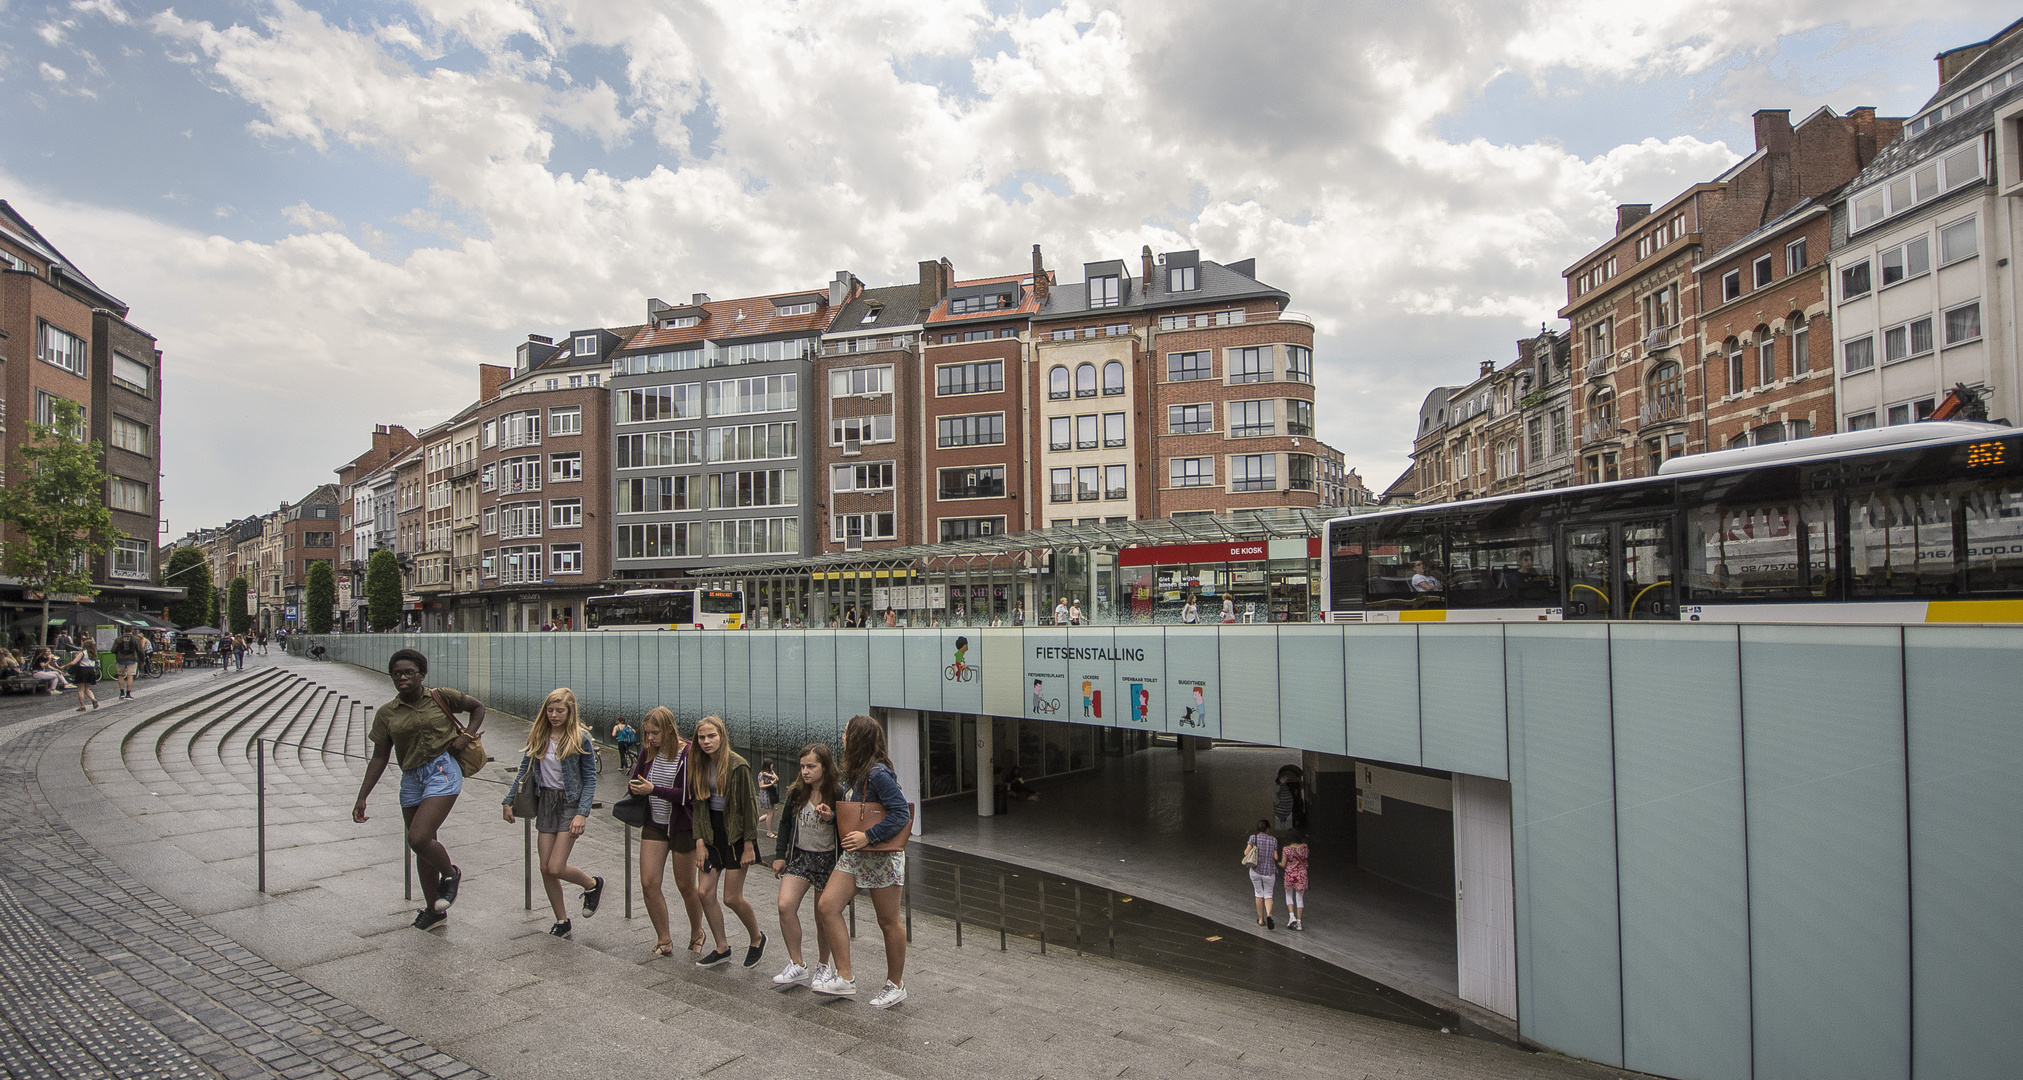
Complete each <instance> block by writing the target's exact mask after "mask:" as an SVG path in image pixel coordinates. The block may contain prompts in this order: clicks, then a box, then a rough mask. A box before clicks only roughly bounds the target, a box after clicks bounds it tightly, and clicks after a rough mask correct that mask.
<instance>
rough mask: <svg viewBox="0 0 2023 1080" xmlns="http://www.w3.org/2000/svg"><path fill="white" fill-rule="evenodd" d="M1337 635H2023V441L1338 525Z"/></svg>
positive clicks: (1332, 601) (1778, 447) (1876, 451)
mask: <svg viewBox="0 0 2023 1080" xmlns="http://www.w3.org/2000/svg"><path fill="white" fill-rule="evenodd" d="M1322 612H1323V614H1322V618H1323V619H1325V620H1326V621H1329V622H1382V623H1400V622H1499V621H1526V622H1529V621H1557V620H1562V619H1664V620H1681V621H1690V622H1861V623H1892V624H1903V623H1920V622H1976V623H1981V622H1986V623H2015V622H2023V433H2019V432H2018V431H2017V430H2016V429H2014V428H2011V427H2008V426H2006V425H1997V424H1985V423H1973V422H1966V421H1925V422H1922V423H1917V424H1908V425H1899V426H1896V427H1885V428H1872V429H1869V430H1865V431H1851V432H1843V433H1840V434H1835V435H1821V436H1817V437H1814V438H1809V439H1802V440H1795V441H1792V442H1785V443H1775V444H1770V445H1766V446H1753V447H1746V448H1738V449H1733V450H1719V451H1713V452H1710V453H1705V454H1693V455H1688V456H1684V457H1677V458H1673V459H1672V460H1670V461H1667V462H1665V463H1664V464H1663V466H1661V467H1660V468H1659V470H1658V474H1657V475H1656V476H1652V477H1646V478H1642V479H1636V480H1621V481H1613V482H1609V483H1601V484H1584V485H1580V486H1577V487H1564V488H1554V489H1551V490H1547V491H1531V492H1513V493H1511V494H1508V495H1500V496H1493V497H1488V498H1479V499H1470V500H1466V501H1462V502H1453V503H1436V504H1432V505H1427V506H1419V507H1410V508H1405V509H1399V510H1390V511H1383V512H1379V513H1371V514H1357V515H1354V516H1351V517H1344V518H1336V519H1334V520H1332V521H1330V522H1328V524H1327V533H1326V537H1325V544H1324V552H1323V563H1322Z"/></svg>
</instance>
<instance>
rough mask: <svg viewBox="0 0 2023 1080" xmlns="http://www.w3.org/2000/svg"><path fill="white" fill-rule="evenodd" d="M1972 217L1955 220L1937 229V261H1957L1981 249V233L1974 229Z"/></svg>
mask: <svg viewBox="0 0 2023 1080" xmlns="http://www.w3.org/2000/svg"><path fill="white" fill-rule="evenodd" d="M1974 224H1975V222H1974V219H1973V218H1968V219H1967V220H1965V221H1960V222H1955V223H1953V224H1951V225H1948V226H1946V227H1945V228H1943V229H1940V230H1939V263H1940V264H1941V265H1944V264H1946V263H1954V262H1959V261H1960V260H1961V259H1964V258H1967V257H1968V256H1970V255H1974V254H1978V253H1979V252H1980V250H1981V234H1980V233H1979V232H1977V231H1975V229H1974Z"/></svg>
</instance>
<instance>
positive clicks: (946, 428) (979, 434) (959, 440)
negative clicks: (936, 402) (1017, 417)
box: [935, 413, 1004, 446]
mask: <svg viewBox="0 0 2023 1080" xmlns="http://www.w3.org/2000/svg"><path fill="white" fill-rule="evenodd" d="M935 429H936V443H937V445H940V446H1000V445H1003V443H1004V414H1003V413H988V414H985V415H983V416H944V417H941V418H940V419H938V420H936V421H935Z"/></svg>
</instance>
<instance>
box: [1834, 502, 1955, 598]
mask: <svg viewBox="0 0 2023 1080" xmlns="http://www.w3.org/2000/svg"><path fill="white" fill-rule="evenodd" d="M1848 502H1849V505H1848V524H1847V528H1848V539H1849V541H1850V547H1851V551H1850V554H1849V559H1850V560H1851V566H1852V569H1853V571H1854V596H1855V598H1856V599H1884V598H1889V597H1903V596H1945V595H1949V594H1951V593H1953V592H1956V591H1957V589H1958V580H1957V578H1956V577H1955V569H1956V567H1955V565H1954V555H1953V499H1952V496H1951V495H1950V494H1949V493H1948V492H1947V491H1946V490H1945V489H1944V488H1924V489H1906V490H1898V491H1876V492H1869V493H1866V494H1856V495H1854V496H1853V497H1852V498H1850V499H1849V500H1848Z"/></svg>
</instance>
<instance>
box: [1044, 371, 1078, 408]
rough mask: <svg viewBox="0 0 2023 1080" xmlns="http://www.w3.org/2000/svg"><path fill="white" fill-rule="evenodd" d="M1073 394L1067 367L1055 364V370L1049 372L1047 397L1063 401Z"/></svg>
mask: <svg viewBox="0 0 2023 1080" xmlns="http://www.w3.org/2000/svg"><path fill="white" fill-rule="evenodd" d="M1073 392H1074V391H1073V390H1071V389H1070V388H1069V386H1068V368H1067V365H1066V364H1055V365H1054V366H1053V369H1052V370H1050V371H1048V372H1047V397H1048V398H1049V399H1051V400H1054V401H1062V400H1065V399H1066V398H1067V397H1068V396H1069V395H1071V394H1072V393H1073Z"/></svg>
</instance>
